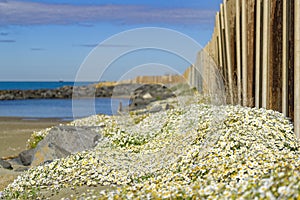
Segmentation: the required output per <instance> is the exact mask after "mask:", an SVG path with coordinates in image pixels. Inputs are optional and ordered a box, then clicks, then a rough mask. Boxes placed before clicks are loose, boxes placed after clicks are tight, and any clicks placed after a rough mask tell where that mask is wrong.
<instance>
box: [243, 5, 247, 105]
mask: <svg viewBox="0 0 300 200" xmlns="http://www.w3.org/2000/svg"><path fill="white" fill-rule="evenodd" d="M246 6H247V2H246V1H244V0H243V1H242V64H243V74H242V81H243V106H247V100H248V97H247V82H248V77H247V71H248V70H247V69H248V66H247V65H248V59H247V57H248V51H247V46H248V45H247V43H248V41H247V26H248V25H247V8H246Z"/></svg>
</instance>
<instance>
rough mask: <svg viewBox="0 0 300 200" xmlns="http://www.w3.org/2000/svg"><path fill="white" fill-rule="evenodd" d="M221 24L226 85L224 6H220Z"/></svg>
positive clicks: (223, 73)
mask: <svg viewBox="0 0 300 200" xmlns="http://www.w3.org/2000/svg"><path fill="white" fill-rule="evenodd" d="M220 22H221V36H222V38H221V42H222V55H223V72H222V75H223V76H224V81H225V84H226V83H227V74H226V72H227V70H226V69H227V61H226V48H225V46H226V43H225V34H224V32H225V22H224V5H223V4H221V5H220Z"/></svg>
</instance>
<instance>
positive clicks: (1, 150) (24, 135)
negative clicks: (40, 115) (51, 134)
mask: <svg viewBox="0 0 300 200" xmlns="http://www.w3.org/2000/svg"><path fill="white" fill-rule="evenodd" d="M61 123H64V122H62V121H61V120H60V119H30V118H24V119H23V118H16V117H0V158H5V157H9V156H15V155H18V154H19V153H20V152H22V151H23V150H25V149H26V141H27V140H28V139H29V137H30V135H31V133H32V132H33V131H36V130H41V129H44V128H48V127H51V126H55V125H58V124H61ZM17 175H18V173H17V172H14V171H11V170H5V169H2V168H0V191H1V190H3V189H4V188H5V187H6V185H8V184H9V183H10V182H12V181H13V180H14V178H15V177H16V176H17Z"/></svg>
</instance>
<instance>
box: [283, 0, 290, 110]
mask: <svg viewBox="0 0 300 200" xmlns="http://www.w3.org/2000/svg"><path fill="white" fill-rule="evenodd" d="M288 8H289V0H283V22H282V29H283V30H282V31H283V32H282V33H283V35H282V37H283V38H282V113H283V114H284V116H288V91H289V90H288V78H289V77H288V64H289V63H288V57H289V53H288V49H289V43H288V32H289V17H288Z"/></svg>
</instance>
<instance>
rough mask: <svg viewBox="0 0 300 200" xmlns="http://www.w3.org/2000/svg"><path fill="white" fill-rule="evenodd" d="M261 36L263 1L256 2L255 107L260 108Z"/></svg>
mask: <svg viewBox="0 0 300 200" xmlns="http://www.w3.org/2000/svg"><path fill="white" fill-rule="evenodd" d="M260 35H261V0H256V50H255V51H256V56H255V107H256V108H259V107H260V97H261V92H260V86H261V83H260V69H261V67H260V61H261V48H260V39H261V38H260Z"/></svg>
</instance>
